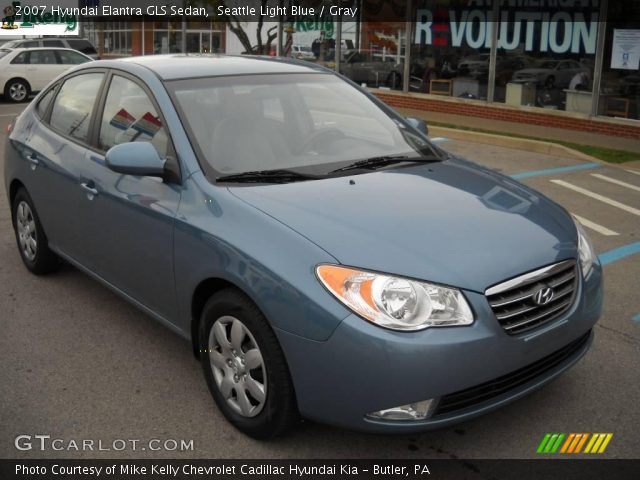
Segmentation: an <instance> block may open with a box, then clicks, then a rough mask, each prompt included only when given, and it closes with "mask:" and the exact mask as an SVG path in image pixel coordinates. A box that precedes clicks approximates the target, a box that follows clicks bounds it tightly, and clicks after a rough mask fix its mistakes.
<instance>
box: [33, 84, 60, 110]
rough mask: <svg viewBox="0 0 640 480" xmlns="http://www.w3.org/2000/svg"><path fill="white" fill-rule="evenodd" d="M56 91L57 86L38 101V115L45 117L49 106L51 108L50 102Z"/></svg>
mask: <svg viewBox="0 0 640 480" xmlns="http://www.w3.org/2000/svg"><path fill="white" fill-rule="evenodd" d="M55 93H56V89H55V88H52V89H50V90H49V91H48V92H47V93H45V94H44V95H43V96H42V98H41V99H40V101H39V102H38V105H36V112H38V115H40V117H44V115H45V113H47V108H49V104H50V103H51V100H52V99H53V96H54V95H55Z"/></svg>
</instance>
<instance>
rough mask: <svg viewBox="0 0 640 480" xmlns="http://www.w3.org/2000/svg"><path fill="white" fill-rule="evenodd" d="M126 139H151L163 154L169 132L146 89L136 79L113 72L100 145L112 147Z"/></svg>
mask: <svg viewBox="0 0 640 480" xmlns="http://www.w3.org/2000/svg"><path fill="white" fill-rule="evenodd" d="M127 142H151V144H152V145H153V146H154V147H156V150H157V151H158V153H159V154H160V155H161V156H165V155H166V154H167V145H168V137H167V132H166V130H165V128H164V125H162V120H161V118H160V115H158V112H157V111H156V109H155V107H154V106H153V103H152V102H151V100H150V99H149V97H148V96H147V94H146V92H145V91H144V90H143V89H142V88H141V87H140V86H139V85H138V84H137V83H135V82H132V81H131V80H129V79H127V78H124V77H120V76H118V75H114V77H113V80H111V86H110V87H109V93H108V95H107V100H106V102H105V105H104V113H103V115H102V122H101V124H100V137H99V145H98V146H99V147H100V148H101V149H102V150H109V149H110V148H111V147H113V146H114V145H118V144H120V143H127Z"/></svg>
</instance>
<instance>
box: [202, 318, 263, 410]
mask: <svg viewBox="0 0 640 480" xmlns="http://www.w3.org/2000/svg"><path fill="white" fill-rule="evenodd" d="M208 353H209V361H210V363H211V369H212V371H213V378H214V380H215V382H216V385H217V386H218V389H219V390H220V393H222V395H223V397H224V399H225V401H226V402H227V404H228V405H229V407H231V409H233V411H234V412H236V413H237V414H239V415H241V416H243V417H255V416H256V415H258V414H259V413H260V412H261V411H262V409H263V408H264V405H265V401H266V398H267V371H266V368H265V366H264V360H263V358H262V352H261V351H260V348H259V347H258V344H257V342H256V341H255V339H254V338H253V335H252V334H251V332H250V331H249V329H248V328H247V327H246V326H245V324H244V323H242V322H241V321H240V320H238V319H237V318H235V317H231V316H224V317H221V318H219V319H218V320H216V321H215V322H214V324H213V326H212V327H211V332H210V333H209V349H208Z"/></svg>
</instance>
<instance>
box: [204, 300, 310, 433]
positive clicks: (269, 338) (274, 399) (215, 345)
mask: <svg viewBox="0 0 640 480" xmlns="http://www.w3.org/2000/svg"><path fill="white" fill-rule="evenodd" d="M199 339H200V353H201V362H202V368H203V370H204V375H205V378H206V380H207V384H208V386H209V390H210V391H211V394H212V396H213V399H214V400H215V402H216V404H217V405H218V408H219V409H220V411H221V412H222V413H223V414H224V416H225V417H226V418H227V420H229V422H231V423H232V424H233V425H234V426H235V427H236V428H238V429H239V430H240V431H242V432H243V433H245V434H247V435H249V436H251V437H254V438H270V437H274V436H277V435H280V434H282V433H284V432H285V431H286V430H288V429H289V428H290V427H291V426H292V425H293V424H294V423H295V422H296V421H297V419H298V414H297V408H296V403H295V395H294V390H293V383H292V381H291V376H290V374H289V369H288V367H287V363H286V360H285V358H284V354H283V353H282V350H281V349H280V345H279V343H278V340H277V339H276V336H275V334H274V333H273V331H272V330H271V327H270V326H269V324H268V323H267V320H266V319H265V318H264V316H263V315H262V313H261V312H260V310H259V309H258V308H257V307H256V306H255V305H254V304H253V302H251V300H249V299H248V298H247V297H246V296H245V295H243V294H242V293H241V292H239V291H237V290H235V289H225V290H222V291H220V292H218V293H216V294H215V295H213V296H212V297H211V298H210V299H209V301H208V302H207V303H206V305H205V307H204V310H203V312H202V317H201V320H200V332H199Z"/></svg>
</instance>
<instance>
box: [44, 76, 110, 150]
mask: <svg viewBox="0 0 640 480" xmlns="http://www.w3.org/2000/svg"><path fill="white" fill-rule="evenodd" d="M103 76H104V74H102V73H87V74H84V75H77V76H75V77H71V78H70V79H69V80H67V81H66V82H64V84H63V85H62V88H60V93H58V96H57V97H56V99H55V101H54V103H53V110H52V111H51V120H50V124H51V126H52V127H53V128H55V129H56V130H58V131H59V132H61V133H62V134H64V135H68V136H70V137H73V138H75V139H77V140H81V141H83V142H86V141H87V135H88V133H89V123H90V121H91V113H92V112H93V105H94V103H95V100H96V96H97V95H98V91H99V90H100V85H101V84H102V78H103Z"/></svg>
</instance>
